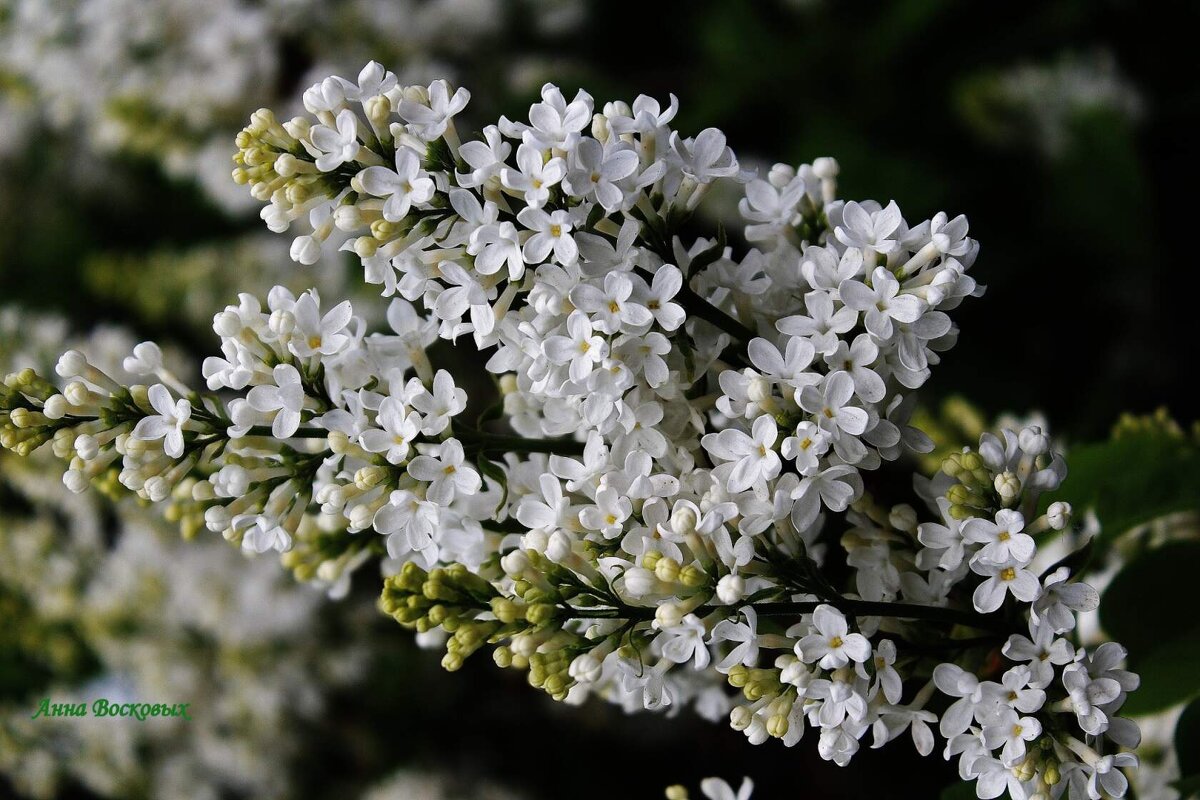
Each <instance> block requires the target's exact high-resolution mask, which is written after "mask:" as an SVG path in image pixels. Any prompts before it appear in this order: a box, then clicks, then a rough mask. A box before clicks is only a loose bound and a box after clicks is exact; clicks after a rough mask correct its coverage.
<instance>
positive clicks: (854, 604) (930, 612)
mask: <svg viewBox="0 0 1200 800" xmlns="http://www.w3.org/2000/svg"><path fill="white" fill-rule="evenodd" d="M826 604H828V605H832V606H834V607H836V608H837V609H838V610H839V611H841V612H842V613H844V614H846V615H848V616H855V617H893V618H896V619H926V620H931V621H934V622H946V623H950V624H955V625H967V626H970V627H972V628H980V629H983V630H995V631H1001V632H1007V631H1008V630H1009V626H1008V624H1007V622H1006V621H1005V620H1003V619H1001V618H999V617H996V618H994V619H993V618H991V617H989V616H986V615H983V614H978V613H976V612H974V611H967V610H964V609H958V608H945V607H943V606H926V605H919V604H916V603H887V602H880V601H875V600H851V599H847V598H840V599H837V600H834V601H822V600H812V601H804V602H794V603H793V602H785V603H756V604H754V605H753V608H754V610H755V611H756V612H757V613H758V615H759V616H760V617H798V616H801V615H803V614H811V613H812V612H813V611H815V610H816V609H817V606H820V605H826ZM721 610H724V611H733V610H735V607H734V606H711V605H704V606H700V607H698V608H697V609H696V610H695V611H694V612H693V613H695V614H696V616H698V617H702V616H704V615H706V614H711V613H713V612H714V611H721ZM571 611H572V613H573V614H574V616H575V618H576V619H641V620H650V619H653V618H654V612H655V609H654V608H647V607H643V606H619V607H613V608H572V609H571Z"/></svg>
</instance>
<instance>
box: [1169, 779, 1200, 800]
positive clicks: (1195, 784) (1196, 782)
mask: <svg viewBox="0 0 1200 800" xmlns="http://www.w3.org/2000/svg"><path fill="white" fill-rule="evenodd" d="M1171 785H1172V786H1174V787H1175V791H1177V792H1179V797H1180V798H1181V800H1194V798H1197V797H1200V775H1188V776H1187V777H1186V778H1180V779H1179V780H1177V781H1175V782H1174V783H1173V784H1171Z"/></svg>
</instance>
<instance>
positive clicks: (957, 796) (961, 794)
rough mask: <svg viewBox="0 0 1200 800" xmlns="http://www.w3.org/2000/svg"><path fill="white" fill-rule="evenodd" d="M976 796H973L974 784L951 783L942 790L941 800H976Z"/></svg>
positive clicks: (964, 782)
mask: <svg viewBox="0 0 1200 800" xmlns="http://www.w3.org/2000/svg"><path fill="white" fill-rule="evenodd" d="M977 797H978V795H976V794H975V784H973V783H968V782H966V781H963V782H962V783H952V784H950V785H949V786H947V787H946V788H945V789H942V794H941V798H942V800H976V798H977Z"/></svg>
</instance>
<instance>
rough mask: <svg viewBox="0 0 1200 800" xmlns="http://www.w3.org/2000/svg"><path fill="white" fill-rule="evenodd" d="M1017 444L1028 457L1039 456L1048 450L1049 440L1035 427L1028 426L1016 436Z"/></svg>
mask: <svg viewBox="0 0 1200 800" xmlns="http://www.w3.org/2000/svg"><path fill="white" fill-rule="evenodd" d="M1017 444H1019V445H1020V446H1021V449H1022V450H1024V451H1025V452H1026V453H1028V454H1029V455H1031V456H1040V455H1042V454H1043V453H1045V452H1046V451H1047V450H1049V449H1050V438H1049V437H1048V436H1046V434H1045V433H1043V432H1042V429H1041V428H1039V427H1038V426H1037V425H1030V426H1029V427H1028V428H1025V429H1024V430H1022V431H1021V433H1020V434H1019V435H1018V437H1017Z"/></svg>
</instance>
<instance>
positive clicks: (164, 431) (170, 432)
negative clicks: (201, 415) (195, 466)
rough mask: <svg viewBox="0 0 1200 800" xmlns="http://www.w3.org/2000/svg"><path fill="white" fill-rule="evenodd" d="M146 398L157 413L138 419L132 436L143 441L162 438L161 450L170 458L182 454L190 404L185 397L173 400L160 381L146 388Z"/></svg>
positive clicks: (190, 414) (190, 413) (190, 410)
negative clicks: (184, 430) (184, 427)
mask: <svg viewBox="0 0 1200 800" xmlns="http://www.w3.org/2000/svg"><path fill="white" fill-rule="evenodd" d="M146 394H147V398H148V399H149V401H150V406H151V408H153V409H154V411H156V412H157V413H155V414H149V415H147V416H145V417H142V419H140V420H138V423H137V425H136V426H134V429H133V433H132V436H133V437H134V438H135V439H142V440H143V441H155V440H158V439H162V440H163V452H164V453H166V454H167V455H169V456H171V458H180V457H181V456H182V455H183V426H184V425H186V424H187V421H188V420H189V419H190V418H191V416H192V404H191V402H189V401H188V400H187V398H180V399H179V400H175V399H173V398H172V397H171V392H170V391H169V390H168V389H167V387H166V386H163V385H162V384H161V383H156V384H154V385H153V386H151V387H150V389H149V390H148V392H147V393H146Z"/></svg>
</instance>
